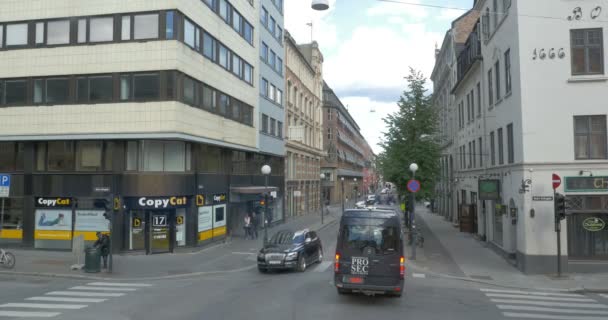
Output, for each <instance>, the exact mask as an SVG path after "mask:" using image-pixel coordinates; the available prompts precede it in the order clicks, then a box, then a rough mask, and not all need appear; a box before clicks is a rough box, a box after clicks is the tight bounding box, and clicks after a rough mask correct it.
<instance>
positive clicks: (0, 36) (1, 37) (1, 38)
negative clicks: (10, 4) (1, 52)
mask: <svg viewBox="0 0 608 320" xmlns="http://www.w3.org/2000/svg"><path fill="white" fill-rule="evenodd" d="M2 46H4V26H3V25H1V24H0V48H2Z"/></svg>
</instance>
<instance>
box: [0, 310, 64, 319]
mask: <svg viewBox="0 0 608 320" xmlns="http://www.w3.org/2000/svg"><path fill="white" fill-rule="evenodd" d="M60 314H61V312H37V311H36V312H35V311H0V317H15V318H52V317H56V316H58V315H60Z"/></svg>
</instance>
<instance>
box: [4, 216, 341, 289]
mask: <svg viewBox="0 0 608 320" xmlns="http://www.w3.org/2000/svg"><path fill="white" fill-rule="evenodd" d="M339 212H340V208H338V207H335V206H334V207H328V208H327V211H326V214H325V218H324V224H323V225H322V224H321V216H320V215H319V214H309V215H305V216H300V217H293V218H289V219H288V220H287V221H286V222H285V223H282V224H278V225H274V226H272V227H269V228H268V235H269V237H270V236H272V234H273V233H274V232H276V231H278V230H281V229H291V230H298V229H303V228H309V229H311V230H319V229H322V228H325V227H327V226H330V225H332V224H333V223H334V222H335V221H337V219H338V218H339ZM262 241H263V231H261V232H260V233H259V238H258V239H257V240H248V239H244V238H243V237H233V238H228V239H226V240H225V241H222V242H218V243H216V244H211V245H209V246H206V247H195V248H183V249H176V252H175V253H170V254H157V255H144V254H131V253H124V254H114V257H113V258H114V264H113V273H111V274H110V273H107V272H105V270H103V271H102V272H100V273H85V272H84V271H83V270H70V267H71V266H72V265H73V264H75V263H76V260H75V257H74V255H73V254H72V253H71V252H65V251H44V250H13V249H11V250H10V251H11V252H12V253H13V254H15V256H16V258H17V264H16V266H15V268H14V269H12V270H7V271H5V270H0V275H32V276H47V277H65V278H82V279H121V280H127V279H128V280H134V281H136V280H157V279H169V278H187V277H191V276H200V275H205V274H219V273H231V272H240V271H244V270H248V269H252V268H255V263H254V262H255V254H256V253H257V252H258V251H259V249H260V248H261V247H262ZM81 263H84V261H81Z"/></svg>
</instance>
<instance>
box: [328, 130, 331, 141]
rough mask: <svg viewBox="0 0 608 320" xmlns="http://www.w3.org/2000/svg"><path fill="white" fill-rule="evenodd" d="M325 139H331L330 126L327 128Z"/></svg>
mask: <svg viewBox="0 0 608 320" xmlns="http://www.w3.org/2000/svg"><path fill="white" fill-rule="evenodd" d="M327 140H331V128H327Z"/></svg>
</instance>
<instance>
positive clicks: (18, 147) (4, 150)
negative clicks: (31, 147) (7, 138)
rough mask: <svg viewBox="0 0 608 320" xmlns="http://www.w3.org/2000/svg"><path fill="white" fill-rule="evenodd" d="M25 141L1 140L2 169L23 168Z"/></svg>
mask: <svg viewBox="0 0 608 320" xmlns="http://www.w3.org/2000/svg"><path fill="white" fill-rule="evenodd" d="M23 148H24V145H23V142H0V170H2V171H20V170H23Z"/></svg>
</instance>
